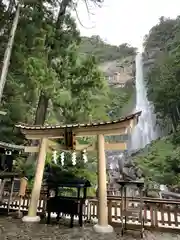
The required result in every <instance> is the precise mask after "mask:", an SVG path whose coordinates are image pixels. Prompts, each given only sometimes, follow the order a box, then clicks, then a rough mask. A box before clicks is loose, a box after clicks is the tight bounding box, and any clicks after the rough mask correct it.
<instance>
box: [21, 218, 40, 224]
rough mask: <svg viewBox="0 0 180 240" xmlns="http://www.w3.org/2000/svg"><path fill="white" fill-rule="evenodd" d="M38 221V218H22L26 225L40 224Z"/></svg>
mask: <svg viewBox="0 0 180 240" xmlns="http://www.w3.org/2000/svg"><path fill="white" fill-rule="evenodd" d="M40 220H41V218H40V217H39V216H35V217H29V216H24V217H23V218H22V221H23V222H27V223H36V222H40Z"/></svg>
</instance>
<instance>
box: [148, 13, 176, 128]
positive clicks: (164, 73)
mask: <svg viewBox="0 0 180 240" xmlns="http://www.w3.org/2000/svg"><path fill="white" fill-rule="evenodd" d="M179 36H180V19H179V17H178V18H177V19H173V20H172V19H165V18H161V20H160V23H159V24H158V25H156V26H155V27H153V28H152V29H151V31H150V33H149V35H148V36H147V38H146V41H145V46H146V50H147V51H149V53H150V52H151V51H153V44H156V45H157V46H158V48H162V49H163V52H161V53H159V54H157V55H156V57H155V59H154V65H153V67H152V68H151V69H150V71H149V72H148V74H147V86H148V98H149V100H150V101H152V102H153V104H154V107H155V112H156V113H157V117H158V119H159V120H160V122H163V123H164V125H167V124H172V125H173V130H175V129H176V128H177V126H178V122H179V119H180V111H179V109H180V98H179V89H180V84H179V68H180V41H179Z"/></svg>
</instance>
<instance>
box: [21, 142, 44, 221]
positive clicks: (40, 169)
mask: <svg viewBox="0 0 180 240" xmlns="http://www.w3.org/2000/svg"><path fill="white" fill-rule="evenodd" d="M46 151H47V138H43V139H42V141H41V144H40V149H39V155H38V160H37V166H36V174H35V179H34V185H33V190H32V195H31V201H30V206H29V210H28V215H27V216H25V217H23V219H22V220H23V222H39V221H40V217H39V216H37V215H36V213H37V206H38V201H39V196H40V191H41V185H42V179H43V174H44V166H45V159H46Z"/></svg>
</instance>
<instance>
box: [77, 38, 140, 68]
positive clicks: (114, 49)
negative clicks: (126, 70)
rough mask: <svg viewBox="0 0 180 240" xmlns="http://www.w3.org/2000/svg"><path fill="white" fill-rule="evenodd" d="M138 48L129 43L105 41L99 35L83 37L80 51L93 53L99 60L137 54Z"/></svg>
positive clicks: (111, 59)
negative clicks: (117, 43)
mask: <svg viewBox="0 0 180 240" xmlns="http://www.w3.org/2000/svg"><path fill="white" fill-rule="evenodd" d="M136 50H137V49H136V48H134V47H131V46H130V45H128V44H127V43H124V44H121V45H119V46H115V45H110V44H108V43H105V42H104V41H103V40H102V39H101V38H100V37H99V36H92V37H90V38H89V37H82V42H81V45H80V51H81V52H82V53H83V54H93V55H95V56H96V58H97V60H98V61H99V62H101V63H102V62H107V61H113V60H117V59H122V58H125V57H128V56H135V55H136Z"/></svg>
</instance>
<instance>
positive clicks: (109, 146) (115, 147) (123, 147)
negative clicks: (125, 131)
mask: <svg viewBox="0 0 180 240" xmlns="http://www.w3.org/2000/svg"><path fill="white" fill-rule="evenodd" d="M105 150H121V151H124V150H127V144H126V143H125V142H124V143H105Z"/></svg>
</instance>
